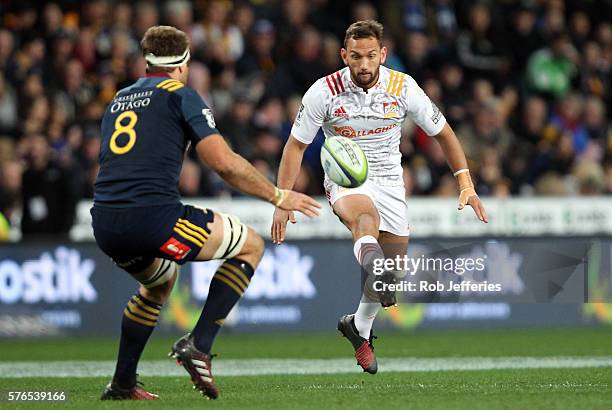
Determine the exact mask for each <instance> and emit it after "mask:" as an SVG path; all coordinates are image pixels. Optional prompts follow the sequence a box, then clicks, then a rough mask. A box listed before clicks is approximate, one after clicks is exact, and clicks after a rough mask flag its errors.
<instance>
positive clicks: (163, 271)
mask: <svg viewBox="0 0 612 410" xmlns="http://www.w3.org/2000/svg"><path fill="white" fill-rule="evenodd" d="M174 272H178V264H177V263H176V262H172V261H169V260H167V259H162V261H161V263H160V264H159V267H158V268H157V270H156V271H155V272H154V273H153V274H152V275H151V276H150V277H148V278H146V279H142V280H141V279H138V281H139V282H140V283H141V284H142V286H144V287H145V288H147V289H150V288H154V287H155V286H159V285H162V284H164V283H166V282H168V281H169V280H170V279H172V275H174Z"/></svg>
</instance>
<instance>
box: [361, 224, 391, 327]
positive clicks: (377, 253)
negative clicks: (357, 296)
mask: <svg viewBox="0 0 612 410" xmlns="http://www.w3.org/2000/svg"><path fill="white" fill-rule="evenodd" d="M353 253H354V254H355V258H356V259H357V262H358V263H359V265H361V266H362V267H363V268H364V269H365V270H366V272H368V273H369V274H371V273H373V272H370V270H371V269H372V264H373V261H374V259H384V257H385V254H384V253H383V250H382V248H381V247H380V245H379V243H378V241H377V240H376V238H375V237H373V236H372V235H366V236H362V237H361V238H359V239H357V240H356V241H355V245H354V246H353ZM379 310H380V303H373V302H360V303H359V307H358V308H357V311H356V312H355V327H356V328H357V331H358V332H359V335H360V336H361V337H363V338H364V339H369V337H370V332H371V331H372V324H373V323H374V319H376V314H377V313H378V311H379Z"/></svg>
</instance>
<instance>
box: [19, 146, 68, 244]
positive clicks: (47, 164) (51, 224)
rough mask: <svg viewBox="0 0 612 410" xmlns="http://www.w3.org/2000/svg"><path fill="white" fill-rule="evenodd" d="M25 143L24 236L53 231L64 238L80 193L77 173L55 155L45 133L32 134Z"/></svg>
mask: <svg viewBox="0 0 612 410" xmlns="http://www.w3.org/2000/svg"><path fill="white" fill-rule="evenodd" d="M24 145H26V146H27V148H26V152H27V153H28V157H27V168H26V169H25V171H24V173H23V177H22V178H23V182H22V184H23V188H22V191H23V193H22V195H23V197H22V202H23V216H22V220H21V230H22V233H23V237H24V238H25V239H27V238H33V237H39V236H40V235H53V237H54V239H62V238H65V237H67V235H68V232H69V230H70V227H71V226H72V223H73V220H74V213H75V206H76V200H77V198H78V197H79V195H78V194H79V193H78V192H76V190H75V188H74V175H73V174H72V173H71V172H69V171H68V170H66V169H64V168H62V167H60V166H59V165H58V164H57V163H56V162H55V161H54V160H53V159H52V156H51V148H50V147H49V144H48V142H47V140H46V139H45V137H44V136H42V135H33V136H30V137H28V138H27V139H26V141H24Z"/></svg>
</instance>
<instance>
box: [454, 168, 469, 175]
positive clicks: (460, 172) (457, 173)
mask: <svg viewBox="0 0 612 410" xmlns="http://www.w3.org/2000/svg"><path fill="white" fill-rule="evenodd" d="M464 172H470V170H469V169H467V168H463V169H460V170H459V171H457V172H455V173H454V174H453V175H454V176H457V175H459V174H463V173H464Z"/></svg>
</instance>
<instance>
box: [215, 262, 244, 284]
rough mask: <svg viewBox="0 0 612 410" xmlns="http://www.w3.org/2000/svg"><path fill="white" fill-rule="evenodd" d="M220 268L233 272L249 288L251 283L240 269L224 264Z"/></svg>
mask: <svg viewBox="0 0 612 410" xmlns="http://www.w3.org/2000/svg"><path fill="white" fill-rule="evenodd" d="M221 267H223V268H225V269H229V270H230V271H232V272H234V273H235V274H236V275H237V276H239V277H240V278H241V279H242V280H243V281H244V283H245V284H246V286H249V283H250V282H251V281H250V280H249V278H247V276H246V275H245V274H244V272H242V271H241V270H240V269H238V268H237V267H235V266H234V265H230V264H229V263H224V264H223V265H221Z"/></svg>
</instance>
